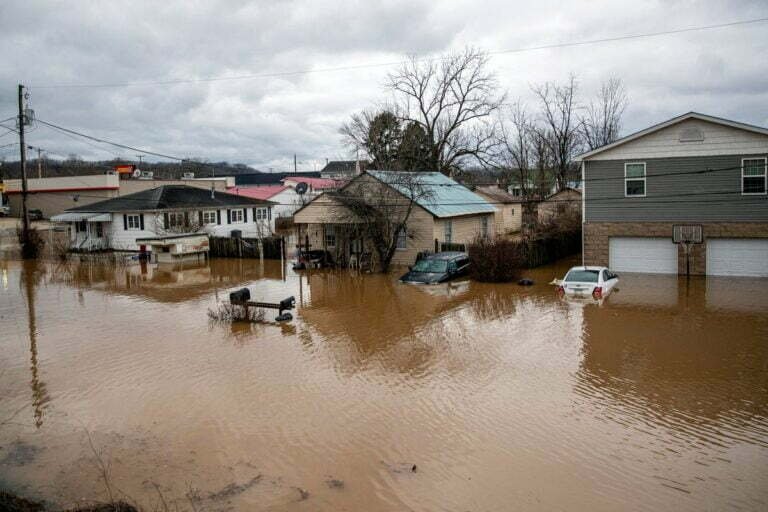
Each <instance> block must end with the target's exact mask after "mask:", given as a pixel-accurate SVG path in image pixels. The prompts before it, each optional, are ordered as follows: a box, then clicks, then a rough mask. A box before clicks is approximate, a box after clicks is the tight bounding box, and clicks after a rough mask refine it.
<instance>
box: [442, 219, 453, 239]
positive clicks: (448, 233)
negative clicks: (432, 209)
mask: <svg viewBox="0 0 768 512" xmlns="http://www.w3.org/2000/svg"><path fill="white" fill-rule="evenodd" d="M443 230H444V233H443V235H444V238H445V243H447V244H449V243H451V242H452V241H453V221H452V220H446V221H445V222H443Z"/></svg>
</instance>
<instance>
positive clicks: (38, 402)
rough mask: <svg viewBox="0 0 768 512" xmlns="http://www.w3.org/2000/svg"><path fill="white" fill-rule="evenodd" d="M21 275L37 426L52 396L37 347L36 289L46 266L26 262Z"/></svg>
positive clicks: (41, 423) (40, 424)
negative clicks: (42, 375)
mask: <svg viewBox="0 0 768 512" xmlns="http://www.w3.org/2000/svg"><path fill="white" fill-rule="evenodd" d="M19 275H20V283H19V285H20V287H21V288H22V289H23V290H24V292H23V293H24V297H25V298H26V304H27V326H28V333H29V355H30V365H29V368H30V372H31V374H32V378H31V379H30V387H31V388H32V411H33V415H34V423H35V427H37V428H40V427H41V426H42V425H43V413H44V412H45V409H46V408H47V406H48V402H49V401H50V397H49V396H48V390H47V389H46V385H45V382H43V381H42V379H41V378H40V363H39V361H38V348H37V314H36V311H35V289H36V288H37V287H38V286H40V283H41V282H42V281H43V278H44V275H45V267H44V266H42V265H40V264H38V263H37V262H36V261H28V262H25V264H24V267H23V269H22V271H21V273H20V274H19Z"/></svg>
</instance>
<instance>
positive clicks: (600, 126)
mask: <svg viewBox="0 0 768 512" xmlns="http://www.w3.org/2000/svg"><path fill="white" fill-rule="evenodd" d="M627 101H628V100H627V91H626V88H625V87H624V82H622V81H621V79H620V78H615V77H614V78H610V79H608V80H607V81H605V82H603V84H602V87H601V88H600V93H599V94H598V96H597V98H596V99H595V100H593V101H591V102H590V103H589V105H588V106H587V108H586V111H585V114H584V116H583V118H582V123H581V132H582V134H583V136H584V142H585V143H586V145H587V147H588V148H589V149H590V150H592V149H595V148H599V147H600V146H605V145H606V144H610V143H612V142H614V141H615V140H616V139H618V138H619V132H620V131H621V118H622V116H623V115H624V110H625V109H626V108H627Z"/></svg>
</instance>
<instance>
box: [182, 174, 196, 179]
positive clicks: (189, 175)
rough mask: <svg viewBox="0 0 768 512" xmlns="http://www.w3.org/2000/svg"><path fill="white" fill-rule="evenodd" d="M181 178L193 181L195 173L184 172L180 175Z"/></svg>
mask: <svg viewBox="0 0 768 512" xmlns="http://www.w3.org/2000/svg"><path fill="white" fill-rule="evenodd" d="M181 177H182V178H184V179H185V180H193V179H195V173H193V172H185V173H184V174H182V175H181Z"/></svg>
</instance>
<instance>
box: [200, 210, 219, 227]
mask: <svg viewBox="0 0 768 512" xmlns="http://www.w3.org/2000/svg"><path fill="white" fill-rule="evenodd" d="M203 224H216V210H206V211H204V212H203Z"/></svg>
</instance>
